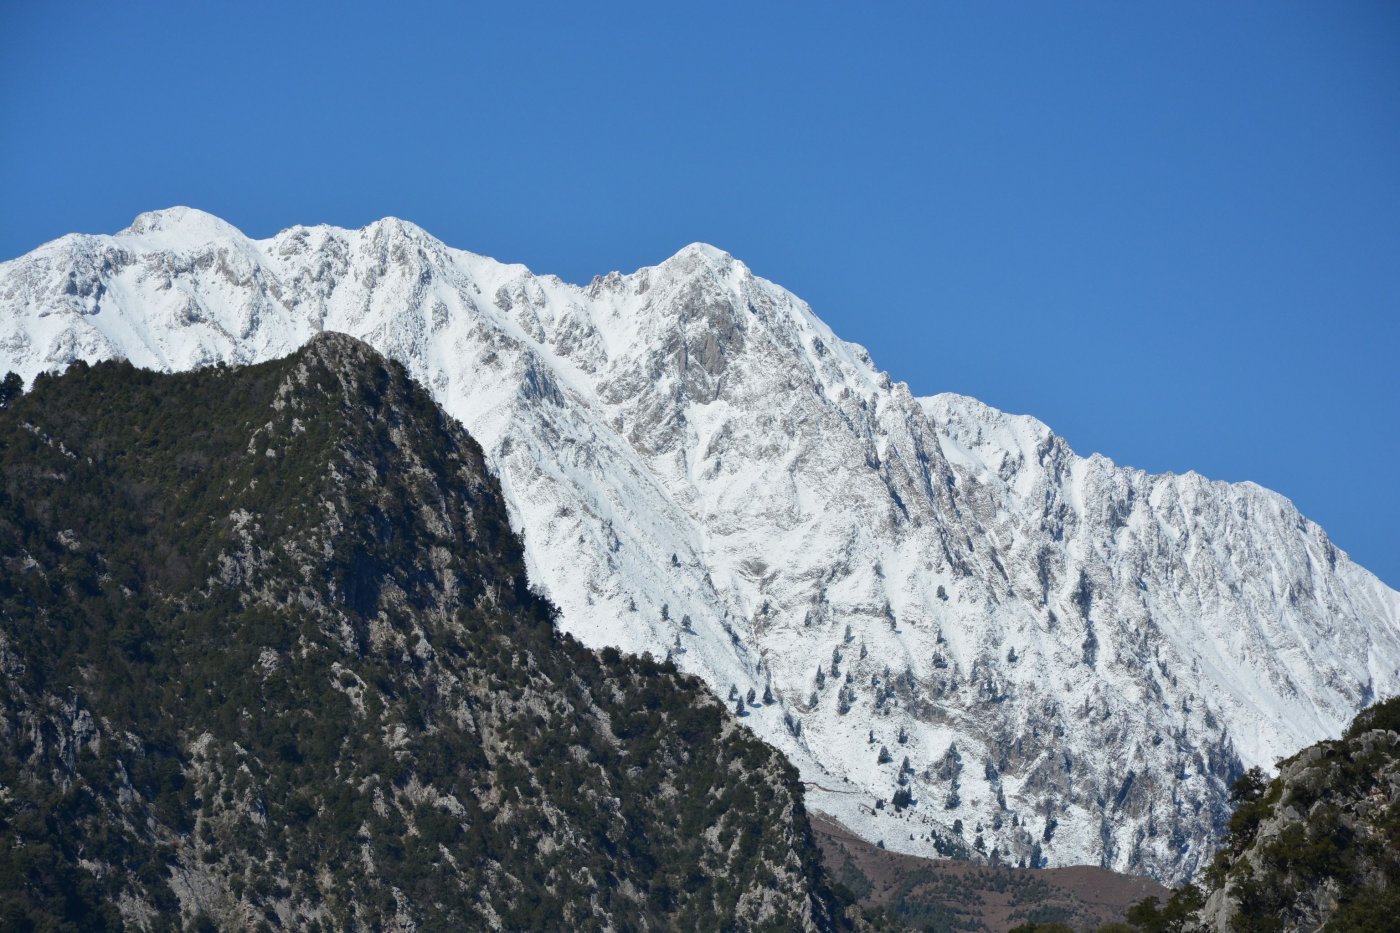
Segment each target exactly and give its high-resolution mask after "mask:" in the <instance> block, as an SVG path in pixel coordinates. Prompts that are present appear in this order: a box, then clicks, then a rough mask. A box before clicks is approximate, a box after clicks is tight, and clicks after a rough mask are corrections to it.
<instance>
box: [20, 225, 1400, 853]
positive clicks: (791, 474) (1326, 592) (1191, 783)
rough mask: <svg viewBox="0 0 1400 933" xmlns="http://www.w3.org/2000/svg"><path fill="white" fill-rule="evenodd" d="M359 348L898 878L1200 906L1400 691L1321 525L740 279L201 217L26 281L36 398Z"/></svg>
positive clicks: (698, 252) (710, 255)
mask: <svg viewBox="0 0 1400 933" xmlns="http://www.w3.org/2000/svg"><path fill="white" fill-rule="evenodd" d="M322 330H338V331H344V332H347V333H351V334H354V335H356V336H358V337H361V338H363V339H364V340H366V341H367V342H369V343H370V344H372V345H373V346H375V347H376V348H377V349H379V350H380V351H382V352H384V353H385V354H386V355H388V356H390V357H392V358H394V359H397V360H400V361H402V362H403V364H404V365H405V366H406V367H407V368H408V369H409V371H410V372H411V373H412V374H413V375H414V376H416V377H417V378H419V379H420V380H422V382H423V383H424V384H425V385H426V386H428V387H429V389H430V390H431V391H432V393H433V395H434V397H435V398H436V399H438V401H439V402H440V403H441V404H442V405H443V407H444V408H445V409H446V410H447V412H448V413H449V414H451V415H452V416H454V417H456V418H458V419H460V420H461V421H462V422H463V423H464V424H465V425H466V426H467V428H468V429H469V430H470V431H471V432H472V433H473V435H474V436H476V437H478V438H480V439H481V441H482V444H483V445H484V447H485V448H486V452H487V457H488V460H489V462H490V463H491V466H492V468H493V469H494V470H496V471H497V472H498V474H499V476H500V480H501V486H502V490H503V492H504V494H505V497H506V501H507V504H508V507H509V509H510V514H511V521H512V524H513V525H514V527H515V528H516V529H517V530H519V531H520V532H521V533H522V535H523V537H524V539H525V545H526V561H527V565H528V568H529V576H530V580H531V582H532V584H533V585H534V586H536V587H538V588H539V589H540V590H541V591H542V592H544V593H547V594H548V596H549V597H550V598H551V599H553V600H554V601H555V602H556V603H557V604H558V605H559V606H560V608H561V610H562V618H561V625H562V627H563V628H564V629H565V630H566V631H568V632H571V633H573V634H575V635H577V636H578V637H579V638H580V639H582V640H583V641H584V642H585V643H587V644H590V645H595V646H599V645H616V646H619V647H621V648H623V649H625V650H627V651H631V652H638V653H640V652H644V651H649V652H652V653H653V654H655V655H657V656H661V655H664V654H666V653H667V652H671V653H673V656H674V657H675V660H676V662H677V663H678V664H679V666H680V667H681V668H682V669H684V670H687V671H690V672H693V673H695V674H698V675H699V676H701V677H702V678H703V679H704V680H706V681H707V682H708V683H709V684H710V685H711V687H712V688H713V689H714V690H715V691H716V692H717V693H718V694H719V695H720V696H728V695H729V693H730V690H731V688H734V689H735V691H736V693H737V696H738V697H739V698H740V699H744V698H746V697H747V694H748V691H749V690H750V689H752V690H754V691H755V694H756V695H758V696H762V695H764V694H765V693H766V694H767V695H769V696H771V697H772V700H773V702H771V703H763V702H760V703H758V704H757V705H753V704H749V703H747V701H745V707H746V714H747V718H746V720H745V721H746V722H747V723H749V724H750V725H751V726H752V727H753V728H754V729H755V730H756V731H757V732H758V733H759V734H761V735H763V736H764V737H765V738H766V739H768V740H769V741H770V742H772V743H773V744H775V745H777V746H778V747H780V748H782V749H783V750H784V751H785V752H787V753H788V754H789V755H790V756H791V757H792V759H793V761H794V762H795V763H796V764H797V765H798V767H799V768H800V769H801V771H802V773H803V776H804V778H806V779H807V780H809V781H811V782H814V785H815V788H814V791H813V793H812V795H811V797H810V800H811V801H812V803H813V805H814V806H816V807H818V808H821V809H824V810H826V811H827V812H830V813H832V814H833V815H835V816H837V817H838V818H839V819H840V820H841V821H842V822H843V823H845V824H846V825H848V826H850V827H851V828H852V829H854V830H856V831H858V832H860V833H861V834H863V835H864V836H865V837H866V838H867V839H870V840H872V841H873V840H876V839H885V840H886V841H887V844H888V845H889V846H891V847H892V848H898V849H900V850H901V851H906V852H914V853H922V854H934V853H936V852H959V851H966V852H968V853H969V854H972V855H974V856H977V855H979V853H980V854H981V855H983V856H985V857H988V858H990V857H991V854H992V852H993V850H995V851H996V852H997V853H998V855H999V857H1000V858H1001V859H1002V860H1003V861H1008V862H1011V863H1013V864H1015V863H1022V862H1026V863H1029V862H1045V863H1048V864H1074V863H1082V862H1089V863H1096V864H1102V865H1106V866H1110V867H1114V868H1118V869H1123V870H1130V871H1137V872H1142V873H1149V874H1153V875H1155V876H1156V877H1158V878H1161V879H1164V880H1180V879H1182V878H1185V877H1188V876H1189V875H1190V874H1191V873H1192V872H1193V871H1194V870H1196V869H1197V868H1199V867H1200V866H1201V864H1202V861H1203V860H1204V859H1205V858H1207V857H1208V855H1209V853H1210V852H1211V851H1212V849H1213V848H1214V844H1215V842H1216V840H1217V833H1218V830H1219V827H1220V826H1221V825H1222V822H1223V820H1224V819H1225V818H1226V815H1227V812H1228V807H1227V804H1226V797H1227V791H1226V789H1227V787H1228V785H1229V783H1230V781H1231V780H1232V779H1233V777H1234V776H1235V775H1237V774H1238V773H1239V772H1240V771H1241V770H1242V768H1243V767H1245V766H1249V765H1256V764H1262V765H1270V764H1272V762H1273V761H1274V760H1275V759H1277V758H1278V757H1280V756H1282V755H1285V754H1288V753H1289V752H1291V751H1292V750H1294V749H1296V748H1298V747H1300V746H1302V745H1304V744H1307V743H1309V742H1313V741H1316V740H1317V739H1320V738H1323V737H1327V736H1333V735H1336V734H1338V733H1339V732H1340V730H1341V729H1342V728H1343V727H1344V725H1345V724H1346V723H1347V722H1348V721H1349V719H1350V718H1351V717H1352V716H1353V715H1354V714H1355V713H1356V711H1357V710H1358V709H1360V708H1361V707H1362V706H1364V705H1365V704H1366V703H1368V702H1370V701H1371V700H1373V699H1374V698H1375V697H1379V696H1386V695H1390V694H1393V693H1395V692H1397V691H1400V594H1397V593H1395V592H1394V591H1392V590H1390V589H1388V588H1387V587H1385V586H1384V585H1383V584H1381V583H1380V582H1379V581H1377V580H1376V579H1375V578H1374V577H1373V576H1371V575H1370V574H1369V573H1367V572H1366V571H1365V570H1363V569H1362V568H1360V567H1357V566H1356V565H1354V564H1352V563H1351V561H1350V560H1349V559H1348V558H1347V557H1346V555H1345V554H1343V553H1341V552H1340V551H1338V550H1337V549H1336V548H1335V547H1334V546H1333V545H1332V543H1331V542H1330V541H1329V540H1328V538H1327V536H1326V535H1325V534H1324V533H1323V531H1322V530H1321V529H1320V528H1318V527H1317V526H1316V525H1314V524H1313V523H1311V522H1309V521H1308V520H1307V519H1305V518H1304V517H1302V516H1301V515H1299V513H1298V512H1297V510H1296V509H1295V508H1294V507H1293V506H1292V504H1291V503H1289V502H1288V501H1287V500H1285V499H1283V498H1282V497H1280V496H1278V495H1276V494H1274V493H1271V492H1269V491H1267V490H1264V489H1261V488H1259V487H1257V486H1254V485H1252V484H1247V483H1246V484H1240V485H1227V484H1224V483H1217V482H1211V481H1208V480H1206V479H1203V478H1202V477H1199V476H1197V475H1195V474H1186V475H1184V476H1172V475H1167V476H1152V475H1148V474H1146V473H1142V472H1140V471H1136V470H1131V469H1126V468H1121V467H1118V466H1115V465H1114V464H1113V463H1112V462H1110V461H1108V460H1106V459H1105V458H1103V457H1100V456H1097V455H1096V456H1092V457H1088V458H1082V457H1079V456H1077V455H1076V454H1074V452H1073V451H1071V450H1070V449H1069V448H1068V446H1067V445H1066V444H1065V442H1064V441H1063V440H1062V439H1060V438H1058V437H1056V436H1055V435H1054V434H1053V433H1052V432H1051V431H1050V430H1049V429H1048V428H1047V427H1046V426H1045V425H1043V424H1041V423H1039V422H1038V421H1035V420H1034V419H1032V418H1028V417H1021V416H1012V415H1007V414H1004V413H1001V412H998V411H995V410H993V409H990V408H987V407H986V406H984V405H982V404H980V403H978V402H976V401H974V400H972V399H967V398H963V397H959V396H953V395H941V396H937V397H934V398H926V399H916V398H914V397H913V396H911V395H910V393H909V391H908V389H907V387H906V386H904V385H903V384H902V383H895V382H892V381H891V380H890V379H889V378H888V376H886V375H885V374H884V373H880V372H878V371H877V370H876V369H875V367H874V365H873V364H872V362H871V360H870V358H869V356H868V354H866V353H865V351H864V350H863V349H861V348H860V347H857V346H855V345H852V344H849V343H845V342H844V341H841V340H840V339H838V338H837V337H836V336H835V335H834V334H832V332H831V331H830V329H829V328H827V327H826V326H825V325H824V324H823V323H822V322H821V321H820V320H818V319H817V318H816V317H815V316H814V315H813V314H812V312H811V310H810V309H809V308H808V307H807V306H806V305H805V304H803V303H802V302H801V301H800V300H799V299H797V298H796V297H794V296H793V295H791V294H790V293H788V292H786V291H784V290H783V289H781V288H779V287H777V286H776V285H773V284H772V283H769V282H766V281H764V280H763V279H760V278H758V277H756V276H754V275H753V274H752V273H751V272H750V271H749V270H748V269H747V268H746V267H745V266H744V265H743V264H742V263H740V262H739V261H737V260H735V259H734V258H733V257H731V256H729V255H727V254H725V253H723V252H721V251H719V250H716V249H714V248H712V247H707V246H702V245H695V246H691V247H687V248H686V249H684V250H682V251H681V252H680V253H678V254H677V255H675V256H674V257H672V258H671V259H669V260H667V261H666V262H664V263H662V264H661V265H659V266H656V267H654V268H648V269H643V270H640V271H638V272H636V273H634V274H632V275H619V274H616V273H614V274H611V275H608V276H605V277H600V278H597V279H595V280H594V281H593V282H592V283H590V284H589V285H587V286H584V287H576V286H572V285H568V284H565V283H563V282H560V281H559V280H558V279H555V278H553V277H549V276H536V275H533V274H531V273H530V272H529V271H528V270H526V269H524V268H523V267H520V266H508V265H502V264H500V263H497V262H494V261H492V260H489V259H485V258H483V257H479V256H475V255H472V254H469V253H464V252H461V251H457V250H452V249H449V248H448V247H446V246H444V245H443V244H442V243H440V242H438V241H437V240H434V239H433V238H432V237H430V236H428V235H427V234H426V233H424V232H423V231H422V230H420V229H418V228H416V227H414V226H412V225H411V224H406V223H403V222H401V221H396V220H385V221H381V222H379V223H376V224H372V225H370V226H369V227H366V228H364V229H363V230H358V231H346V230H340V229H335V228H329V227H318V228H303V227H297V228H293V229H290V230H287V231H284V232H283V233H280V234H278V235H277V236H275V237H273V238H271V239H269V240H263V241H256V242H255V241H252V240H249V239H247V238H245V237H243V236H242V235H240V234H238V233H237V231H235V230H233V229H232V228H230V227H228V225H227V224H224V223H223V222H222V221H219V220H217V219H215V218H211V217H209V216H208V215H204V214H200V213H199V212H197V211H189V210H187V209H175V210H171V211H163V212H158V213H155V214H149V215H143V216H142V217H141V218H139V219H138V222H137V223H136V224H135V225H134V226H133V227H132V228H131V229H130V230H128V231H125V232H123V233H121V234H118V235H116V236H113V237H92V236H72V237H65V238H63V239H61V240H58V241H55V242H54V243H51V244H48V245H46V246H44V247H42V248H40V249H38V250H36V251H35V252H34V253H31V254H30V255H28V256H25V257H22V258H21V259H18V260H15V261H13V262H10V263H6V264H4V265H3V266H0V369H3V368H12V369H15V370H17V371H19V372H20V373H22V374H23V375H25V376H26V377H30V376H32V375H33V374H35V373H37V372H39V371H41V370H45V369H50V368H55V367H61V366H64V365H66V364H67V363H68V362H70V361H72V360H74V359H87V360H95V359H100V358H107V357H126V358H129V359H131V360H133V361H135V362H137V363H140V364H142V365H147V366H153V367H157V368H163V369H187V368H190V367H196V366H202V365H208V364H211V363H213V362H216V361H229V362H246V361H252V360H259V359H266V358H269V357H272V356H277V355H280V354H285V353H288V352H291V351H292V350H293V349H295V348H296V347H297V346H299V345H300V344H301V343H302V342H304V341H305V340H306V339H308V338H309V337H310V336H311V335H312V334H315V333H318V332H320V331H322ZM930 350H931V352H940V351H941V350H942V348H930ZM882 746H883V747H885V748H886V754H884V755H881V754H879V750H880V749H881V747H882ZM906 758H907V759H908V765H907V766H906V765H905V759H906ZM898 790H904V791H908V792H909V793H910V794H911V796H912V799H913V803H912V805H911V806H907V807H902V808H900V809H899V810H898V811H895V810H894V809H893V808H889V807H886V808H876V807H874V806H873V804H874V803H875V800H876V798H883V799H887V800H888V799H891V798H892V795H893V794H894V793H895V792H896V791H898ZM957 825H961V826H962V827H963V831H962V832H957V831H955V829H954V827H955V826H957ZM979 835H980V838H981V839H982V846H981V848H980V849H979V848H978V847H977V846H976V839H977V838H978V836H979Z"/></svg>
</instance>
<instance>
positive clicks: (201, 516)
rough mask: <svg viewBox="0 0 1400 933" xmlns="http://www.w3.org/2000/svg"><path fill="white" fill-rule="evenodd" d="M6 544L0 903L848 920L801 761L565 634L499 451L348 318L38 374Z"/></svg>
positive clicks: (9, 444) (514, 919)
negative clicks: (153, 363) (150, 366)
mask: <svg viewBox="0 0 1400 933" xmlns="http://www.w3.org/2000/svg"><path fill="white" fill-rule="evenodd" d="M0 541H3V542H4V544H5V547H4V548H3V549H0V555H3V556H0V732H2V733H3V734H4V735H5V736H6V738H7V741H5V742H4V743H0V781H3V784H4V787H5V794H4V795H3V798H2V799H0V838H3V840H4V845H0V877H3V883H0V917H3V918H4V919H3V923H4V925H5V927H6V929H15V930H26V929H48V928H51V927H52V928H69V927H71V928H74V929H123V928H132V929H176V928H185V927H190V928H194V929H210V928H219V929H254V928H259V929H261V928H265V927H266V928H271V927H296V928H298V929H308V930H321V929H336V930H342V929H361V930H370V929H385V928H394V929H416V928H420V927H421V928H439V929H440V928H453V929H462V928H470V929H545V928H550V927H554V926H557V925H559V924H561V923H562V924H564V925H566V926H568V927H569V928H571V929H617V928H636V929H643V928H647V929H651V928H662V929H671V928H685V929H706V930H719V929H730V928H733V927H734V926H735V925H736V924H737V925H738V926H740V927H742V928H745V929H782V930H788V929H808V930H822V929H837V928H844V927H846V926H847V925H848V921H847V919H846V918H845V917H844V915H843V914H842V913H841V912H840V910H839V907H838V905H837V904H836V903H835V901H834V898H833V896H832V895H831V893H830V892H829V890H828V889H827V887H826V883H825V881H824V880H823V876H822V874H821V871H820V862H819V857H818V853H817V850H816V847H815V844H814V842H813V841H812V839H811V831H810V828H809V826H808V824H807V822H806V817H805V810H804V808H803V803H802V796H801V790H800V787H799V785H798V783H797V774H796V772H795V771H794V770H793V769H792V767H791V766H790V765H789V764H788V763H787V762H786V761H785V760H784V759H783V758H782V756H781V755H780V754H778V753H777V752H776V751H774V750H773V749H771V748H769V747H767V746H765V745H764V744H763V743H761V742H760V741H759V740H758V739H756V738H755V737H754V736H753V735H752V734H751V733H749V732H748V731H747V730H745V729H743V728H742V727H741V726H739V724H738V723H737V722H736V721H735V720H734V718H733V717H731V716H729V715H728V714H727V713H726V712H725V710H724V707H723V704H722V703H720V702H719V701H717V700H716V699H715V698H714V697H713V696H711V695H710V694H709V692H708V691H706V690H705V689H704V688H703V686H702V685H701V683H700V682H699V681H698V680H696V679H695V678H692V677H688V676H686V675H683V674H680V673H678V672H677V671H676V669H675V668H674V666H672V665H665V664H658V663H656V662H654V661H650V660H646V659H639V658H629V657H625V656H622V655H621V654H620V653H619V652H617V651H615V650H612V651H604V652H602V653H601V654H595V653H593V652H591V651H589V650H587V649H585V648H584V647H583V646H581V645H580V644H579V643H578V642H577V641H576V640H574V639H572V638H570V637H568V636H567V635H563V634H561V633H559V632H557V631H556V630H555V628H554V625H553V619H552V616H553V613H554V610H553V608H552V607H550V606H549V605H548V604H547V603H545V602H544V601H543V600H541V599H539V598H538V597H537V596H535V595H534V594H532V593H530V591H529V589H528V587H527V586H526V580H525V575H524V559H523V553H522V550H521V547H520V544H519V541H518V539H517V538H516V537H515V536H514V534H513V533H512V532H511V530H510V528H509V526H508V524H507V513H506V509H505V505H504V502H503V501H502V499H501V496H500V491H499V486H498V485H497V483H496V481H495V479H494V478H493V477H492V476H491V474H490V473H489V472H488V471H487V469H486V466H485V462H484V458H483V455H482V452H481V449H480V447H479V446H477V445H476V443H475V442H474V441H473V440H472V439H471V438H470V437H469V436H468V435H467V433H466V432H465V430H463V429H462V428H461V426H460V425H459V424H458V423H457V422H456V421H454V420H453V419H451V418H449V417H448V416H446V415H445V414H444V413H443V412H442V411H441V409H440V408H439V407H438V406H436V405H435V404H434V403H433V402H432V401H431V399H430V397H429V396H428V394H427V393H426V392H425V391H424V390H423V389H422V388H421V387H419V386H417V385H416V384H415V383H413V382H412V380H410V379H409V377H408V376H407V374H406V372H405V371H404V369H403V367H402V366H400V365H399V364H396V363H392V362H390V361H387V360H385V359H384V358H383V357H382V356H380V355H379V354H378V353H377V352H376V351H374V350H372V349H371V348H370V347H369V346H367V345H366V344H364V343H362V342H360V341H358V340H356V339H354V338H351V337H346V336H344V335H340V334H322V335H318V336H317V337H315V338H313V339H312V340H311V341H309V342H308V343H307V345H306V346H304V347H303V348H302V349H300V350H298V351H297V352H296V353H295V354H294V355H292V356H290V357H288V358H285V359H280V360H276V361H272V362H268V363H265V364H260V365H258V366H253V367H239V368H225V367H219V368H206V369H203V370H200V371H197V372H193V373H181V374H158V373H152V372H150V371H145V370H139V369H136V368H134V367H132V366H131V365H130V364H127V363H125V362H115V361H109V362H106V363H100V364H97V365H95V366H92V367H88V366H86V365H85V364H79V365H77V366H75V367H72V368H71V369H70V371H69V372H68V373H66V374H64V375H62V376H59V377H44V378H43V379H41V380H40V381H39V382H38V383H37V384H36V386H35V388H34V389H33V390H32V391H31V392H29V393H28V394H27V395H25V396H22V397H20V398H17V399H13V398H12V399H9V400H7V401H6V402H5V404H3V405H0ZM657 800H662V801H665V803H666V805H665V806H664V807H662V808H657V807H656V806H655V803H656V801H657Z"/></svg>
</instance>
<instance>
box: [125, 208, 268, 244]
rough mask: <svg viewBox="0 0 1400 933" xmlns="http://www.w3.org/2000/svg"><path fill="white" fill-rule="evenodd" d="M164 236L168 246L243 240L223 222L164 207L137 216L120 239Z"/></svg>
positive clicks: (196, 212) (197, 212) (199, 213)
mask: <svg viewBox="0 0 1400 933" xmlns="http://www.w3.org/2000/svg"><path fill="white" fill-rule="evenodd" d="M159 234H164V236H165V238H166V239H167V242H165V243H162V245H165V246H169V245H174V244H176V243H179V244H183V245H186V246H197V245H202V244H204V243H209V242H211V241H214V240H226V239H237V240H242V239H245V237H244V236H243V231H241V230H239V229H238V228H237V227H235V226H234V225H233V224H231V223H229V222H228V221H226V220H223V219H221V218H218V217H215V216H214V215H213V214H210V213H207V212H205V211H201V210H199V209H197V208H193V207H184V206H178V205H177V206H176V207H167V208H165V209H164V210H158V211H146V212H145V213H143V214H138V215H136V219H135V220H133V221H132V222H131V226H129V227H127V228H126V229H125V230H123V231H122V232H121V234H119V235H135V236H151V235H159Z"/></svg>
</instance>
